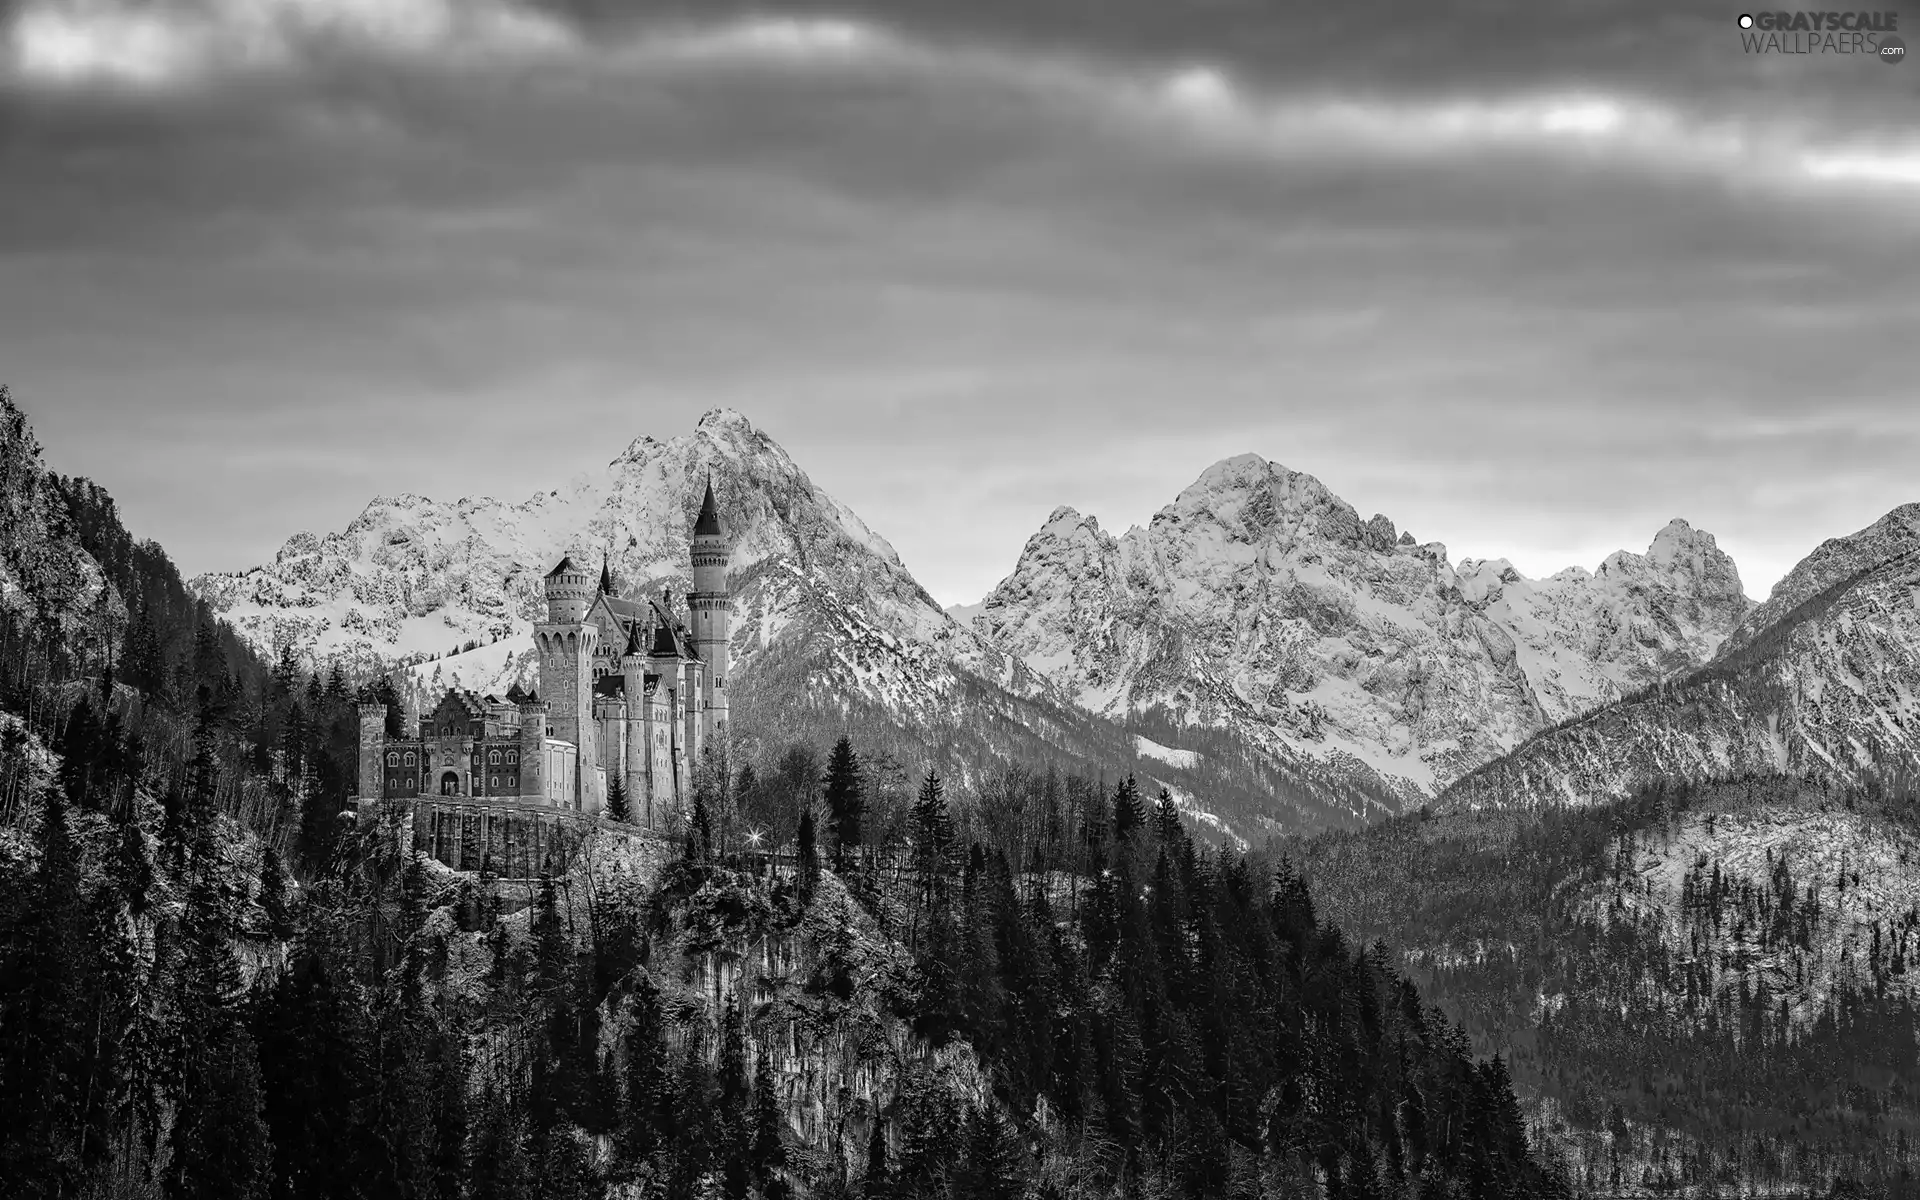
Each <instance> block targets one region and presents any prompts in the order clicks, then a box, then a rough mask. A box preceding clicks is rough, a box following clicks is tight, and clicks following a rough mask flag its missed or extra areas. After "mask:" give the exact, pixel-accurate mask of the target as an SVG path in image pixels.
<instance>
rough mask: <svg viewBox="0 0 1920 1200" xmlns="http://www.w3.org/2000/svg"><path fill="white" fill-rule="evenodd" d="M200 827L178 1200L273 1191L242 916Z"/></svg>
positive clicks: (221, 1199)
mask: <svg viewBox="0 0 1920 1200" xmlns="http://www.w3.org/2000/svg"><path fill="white" fill-rule="evenodd" d="M196 832H197V834H198V836H197V839H196V841H197V844H196V846H195V847H194V850H193V862H194V882H193V884H192V885H191V886H190V888H189V889H188V893H187V903H186V911H185V913H184V915H183V917H182V926H183V928H182V937H181V957H180V964H179V968H178V971H179V980H178V984H177V991H178V999H177V1001H176V1004H177V1007H178V1011H179V1016H178V1023H179V1024H178V1033H177V1035H176V1045H177V1047H178V1052H179V1057H178V1059H177V1062H176V1064H175V1075H174V1079H175V1092H174V1103H175V1106H176V1109H175V1117H174V1122H173V1128H172V1131H171V1137H170V1141H171V1144H172V1154H171V1157H170V1158H169V1160H168V1163H167V1170H166V1174H165V1175H164V1177H163V1179H162V1183H163V1186H164V1190H165V1193H166V1195H167V1197H168V1200H252V1198H253V1197H256V1196H260V1195H263V1194H264V1192H265V1189H266V1185H267V1179H268V1176H267V1172H268V1170H269V1167H270V1164H271V1162H272V1153H273V1150H272V1140H271V1138H270V1136H269V1132H268V1128H267V1124H266V1121H265V1119H264V1116H263V1110H264V1107H265V1100H264V1097H263V1095H262V1093H261V1089H260V1066H259V1057H258V1052H257V1050H256V1048H255V1044H254V1041H253V1037H252V1035H251V1034H250V1033H249V1032H248V1030H247V1028H246V1026H245V1025H244V1024H242V1023H241V1021H240V1019H239V1014H238V1011H237V1008H236V1001H235V997H236V995H237V993H238V992H239V987H240V975H239V968H238V966H237V964H236V963H235V962H234V960H233V952H232V949H231V943H232V935H233V929H234V919H233V914H232V913H231V912H230V911H229V910H228V908H227V906H226V904H225V902H224V900H223V898H222V896H221V891H220V889H221V881H220V880H219V878H218V872H217V868H216V865H215V864H214V863H213V862H212V861H211V860H212V858H213V835H212V829H211V824H210V822H209V823H206V824H200V825H198V826H197V827H196Z"/></svg>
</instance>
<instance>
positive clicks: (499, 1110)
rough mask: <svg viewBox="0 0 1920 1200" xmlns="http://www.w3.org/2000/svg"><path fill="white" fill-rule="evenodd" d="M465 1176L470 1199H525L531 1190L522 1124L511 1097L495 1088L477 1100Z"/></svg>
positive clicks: (529, 1165) (529, 1168)
mask: <svg viewBox="0 0 1920 1200" xmlns="http://www.w3.org/2000/svg"><path fill="white" fill-rule="evenodd" d="M468 1175H469V1178H470V1179H471V1180H472V1185H471V1186H472V1192H471V1196H472V1200H526V1198H527V1197H528V1196H530V1195H532V1194H533V1191H534V1171H533V1164H532V1162H531V1160H530V1159H529V1157H528V1154H527V1133H526V1124H525V1122H524V1120H523V1119H522V1118H521V1115H520V1112H519V1110H518V1108H517V1107H516V1106H515V1105H514V1103H513V1099H512V1097H511V1095H510V1094H508V1093H507V1092H506V1091H504V1090H503V1089H501V1088H499V1087H497V1086H496V1087H489V1088H488V1089H487V1091H486V1093H485V1095H484V1097H483V1099H482V1101H481V1105H480V1122H479V1129H478V1133H477V1134H476V1136H475V1138H474V1149H473V1156H472V1159H471V1164H470V1166H469V1168H468Z"/></svg>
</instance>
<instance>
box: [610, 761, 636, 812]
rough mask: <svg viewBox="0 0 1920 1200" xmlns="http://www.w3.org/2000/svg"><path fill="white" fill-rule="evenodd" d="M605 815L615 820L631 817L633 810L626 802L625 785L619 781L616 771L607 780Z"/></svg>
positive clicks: (618, 774)
mask: <svg viewBox="0 0 1920 1200" xmlns="http://www.w3.org/2000/svg"><path fill="white" fill-rule="evenodd" d="M607 816H608V817H609V818H611V819H613V820H615V821H631V820H632V819H633V811H632V809H631V808H629V807H628V804H627V785H626V784H625V783H624V782H622V781H621V778H620V773H619V772H618V771H616V772H614V774H613V778H611V779H609V780H607Z"/></svg>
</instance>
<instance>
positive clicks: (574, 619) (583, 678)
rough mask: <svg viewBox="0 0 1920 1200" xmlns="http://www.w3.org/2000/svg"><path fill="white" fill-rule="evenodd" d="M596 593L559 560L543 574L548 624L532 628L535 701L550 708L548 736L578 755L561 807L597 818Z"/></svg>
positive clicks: (601, 798)
mask: <svg viewBox="0 0 1920 1200" xmlns="http://www.w3.org/2000/svg"><path fill="white" fill-rule="evenodd" d="M595 595H596V592H595V587H594V579H593V576H591V575H589V574H587V572H586V571H584V570H582V569H580V568H579V567H577V566H575V565H574V562H573V560H572V559H571V558H562V559H561V560H560V565H559V566H557V567H555V568H554V569H553V570H551V571H549V572H547V619H546V621H545V622H543V623H541V624H539V625H535V626H534V627H533V642H534V645H535V647H537V648H538V650H539V651H540V695H541V696H542V697H544V698H545V699H546V701H547V703H548V704H549V705H551V706H552V718H551V724H552V725H553V736H554V737H556V738H559V739H560V740H561V741H566V742H572V743H573V744H574V746H575V747H576V748H577V750H578V752H579V756H578V759H577V760H576V768H575V771H574V786H573V794H572V795H571V796H563V797H561V803H562V806H563V807H566V808H574V809H578V810H579V811H581V812H590V813H597V812H599V811H600V806H601V804H602V802H603V801H604V800H605V797H604V796H601V795H599V794H598V793H599V788H598V787H597V786H596V785H595V780H597V779H598V778H599V776H598V774H597V773H596V772H595V771H594V769H593V768H594V766H595V764H596V763H598V762H599V761H600V760H599V755H598V753H597V747H596V746H595V745H594V743H595V741H596V740H597V739H596V738H595V737H594V725H593V651H594V647H595V646H597V645H598V644H599V641H600V627H599V626H598V625H596V624H594V623H593V622H592V621H589V620H587V610H588V609H589V608H591V607H592V605H593V601H594V598H595Z"/></svg>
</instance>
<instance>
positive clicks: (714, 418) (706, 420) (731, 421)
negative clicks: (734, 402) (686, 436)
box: [694, 408, 755, 436]
mask: <svg viewBox="0 0 1920 1200" xmlns="http://www.w3.org/2000/svg"><path fill="white" fill-rule="evenodd" d="M694 428H695V429H696V430H698V429H710V430H715V431H719V430H727V431H730V432H737V433H739V434H741V435H744V436H751V435H752V434H753V433H754V432H755V430H754V428H753V422H752V421H749V420H747V418H746V416H745V414H743V413H740V412H738V411H736V410H734V409H731V408H710V409H708V410H707V411H706V412H703V413H701V414H700V420H699V421H697V422H695V423H694Z"/></svg>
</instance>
